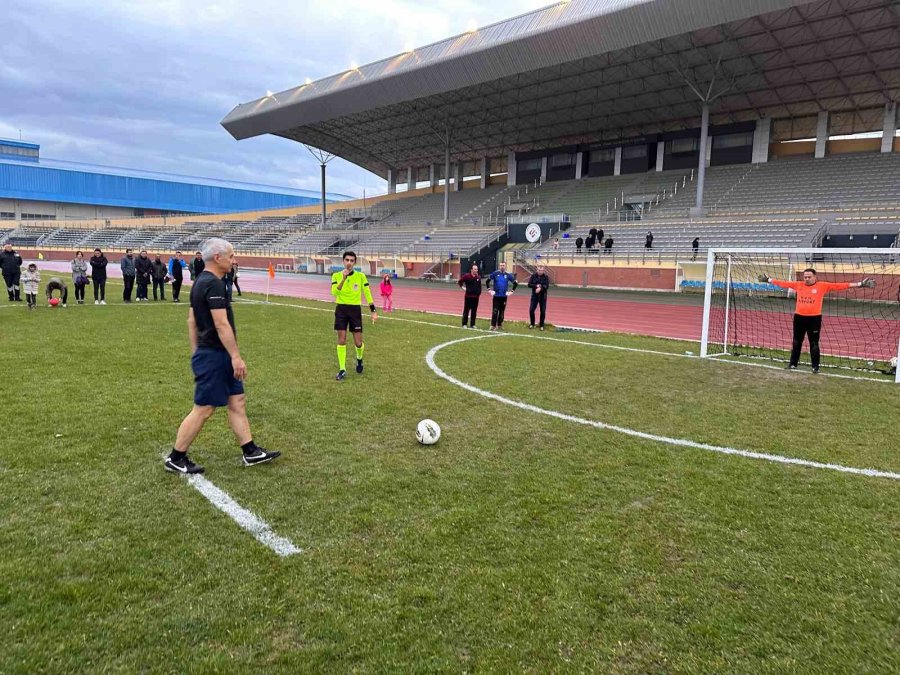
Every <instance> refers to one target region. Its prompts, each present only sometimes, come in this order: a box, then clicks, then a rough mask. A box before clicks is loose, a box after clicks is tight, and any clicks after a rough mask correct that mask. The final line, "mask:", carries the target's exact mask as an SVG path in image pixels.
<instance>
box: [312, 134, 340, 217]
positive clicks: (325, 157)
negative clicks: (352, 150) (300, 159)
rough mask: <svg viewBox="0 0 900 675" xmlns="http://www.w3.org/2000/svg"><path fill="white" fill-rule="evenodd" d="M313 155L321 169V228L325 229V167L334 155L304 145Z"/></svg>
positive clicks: (326, 213) (326, 214)
mask: <svg viewBox="0 0 900 675" xmlns="http://www.w3.org/2000/svg"><path fill="white" fill-rule="evenodd" d="M305 147H306V149H307V150H308V151H309V154H311V155H312V156H313V157H315V158H316V159H317V160H318V161H319V166H320V167H321V170H322V229H323V230H324V229H325V221H326V220H328V211H327V209H326V208H325V167H326V165H327V164H328V162H330V161H331V160H333V159H334V157H335V156H334V155H332V154H331V153H330V152H327V151H325V150H319V149H318V148H313V147H311V146H309V145H307V146H305Z"/></svg>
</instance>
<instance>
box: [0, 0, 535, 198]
mask: <svg viewBox="0 0 900 675" xmlns="http://www.w3.org/2000/svg"><path fill="white" fill-rule="evenodd" d="M548 4H552V3H551V2H550V0H517V1H516V2H512V1H510V0H492V1H491V2H484V1H483V0H429V2H425V3H423V2H412V1H408V0H367V1H363V0H330V1H323V0H320V1H318V2H306V1H297V2H290V1H289V0H252V1H249V0H219V1H218V2H205V1H202V0H131V1H129V0H121V1H112V2H91V1H90V0H88V1H86V0H4V2H3V10H2V14H3V31H2V35H3V38H2V40H0V136H2V137H7V138H19V131H20V130H21V133H22V138H23V139H24V140H27V141H33V142H35V143H39V144H40V145H41V154H42V156H43V157H48V158H53V159H64V160H70V161H77V162H90V163H95V164H105V165H111V166H122V167H128V168H135V169H146V170H153V171H165V172H172V173H181V174H189V175H196V176H208V177H212V178H223V179H230V180H240V181H249V182H254V183H265V184H268V185H283V186H290V187H297V188H307V189H315V190H318V187H319V170H318V165H317V164H316V163H315V161H314V160H313V159H312V158H311V157H310V156H309V155H308V153H307V152H306V150H305V149H304V148H303V146H301V145H299V144H297V143H294V142H292V141H288V140H285V139H281V138H275V137H268V136H267V137H262V138H253V139H248V140H244V141H240V142H238V141H235V140H234V139H232V138H231V136H230V135H229V134H228V133H227V132H226V131H225V130H224V129H223V128H222V127H221V126H220V125H219V122H220V121H221V120H222V118H223V117H224V116H225V115H226V113H228V111H229V110H231V108H232V107H234V106H235V105H236V104H237V103H241V102H245V101H249V100H252V99H255V98H258V97H260V96H264V95H265V93H266V90H271V91H282V90H284V89H288V88H290V87H293V86H295V85H298V84H302V83H303V81H304V80H305V79H306V78H307V77H309V78H312V79H313V80H315V79H317V78H320V77H324V76H327V75H332V74H334V73H336V72H340V71H343V70H345V69H346V68H347V67H348V65H349V64H350V63H351V62H356V63H358V64H364V63H369V62H371V61H375V60H378V59H380V58H383V57H386V56H390V55H392V54H395V53H398V52H401V51H404V50H405V49H406V48H407V47H408V46H410V45H414V46H421V45H425V44H428V43H431V42H434V41H436V40H440V39H443V38H445V37H449V36H451V35H454V34H457V33H460V32H463V31H465V30H466V29H467V28H468V27H469V26H470V25H471V24H472V23H473V22H474V23H475V24H476V25H478V26H483V25H486V24H488V23H492V22H494V21H498V20H501V19H504V18H508V17H510V16H514V15H516V14H520V13H522V12H525V11H528V10H531V9H535V8H538V7H543V6H546V5H548ZM364 187H365V188H366V191H367V193H368V194H374V193H379V192H384V191H385V188H386V185H385V182H384V181H383V180H381V179H379V178H377V177H376V176H374V175H373V174H370V173H368V172H366V171H363V170H362V169H360V168H359V167H356V166H354V165H352V164H350V163H348V162H345V161H343V160H335V161H334V162H332V163H331V164H329V184H328V189H329V192H340V193H344V194H349V195H352V196H359V195H361V194H362V192H363V188H364Z"/></svg>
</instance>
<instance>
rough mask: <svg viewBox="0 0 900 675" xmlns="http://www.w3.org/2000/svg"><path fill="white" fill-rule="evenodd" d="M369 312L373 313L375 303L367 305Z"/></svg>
mask: <svg viewBox="0 0 900 675" xmlns="http://www.w3.org/2000/svg"><path fill="white" fill-rule="evenodd" d="M369 311H370V312H372V314H374V313H375V303H372V304H370V305H369Z"/></svg>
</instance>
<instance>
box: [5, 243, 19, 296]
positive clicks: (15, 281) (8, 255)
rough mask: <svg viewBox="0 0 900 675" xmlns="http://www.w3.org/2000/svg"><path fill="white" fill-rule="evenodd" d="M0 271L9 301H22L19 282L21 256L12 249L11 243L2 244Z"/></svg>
mask: <svg viewBox="0 0 900 675" xmlns="http://www.w3.org/2000/svg"><path fill="white" fill-rule="evenodd" d="M0 272H2V273H3V281H4V283H5V284H6V292H7V293H8V294H9V301H10V302H22V295H21V289H20V288H19V282H20V281H21V279H22V256H20V255H19V254H18V253H16V252H15V251H13V247H12V244H4V246H3V251H0Z"/></svg>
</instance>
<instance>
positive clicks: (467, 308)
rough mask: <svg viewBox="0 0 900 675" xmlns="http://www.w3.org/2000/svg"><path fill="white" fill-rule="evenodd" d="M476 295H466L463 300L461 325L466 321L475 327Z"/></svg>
mask: <svg viewBox="0 0 900 675" xmlns="http://www.w3.org/2000/svg"><path fill="white" fill-rule="evenodd" d="M478 299H479V298H478V296H477V295H476V296H473V297H471V298H470V297H469V296H468V295H467V296H466V297H465V299H464V300H463V315H462V325H463V326H465V325H466V323H467V322H468V324H469V325H470V326H472V327H473V328H474V327H475V317H476V316H477V315H478Z"/></svg>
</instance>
